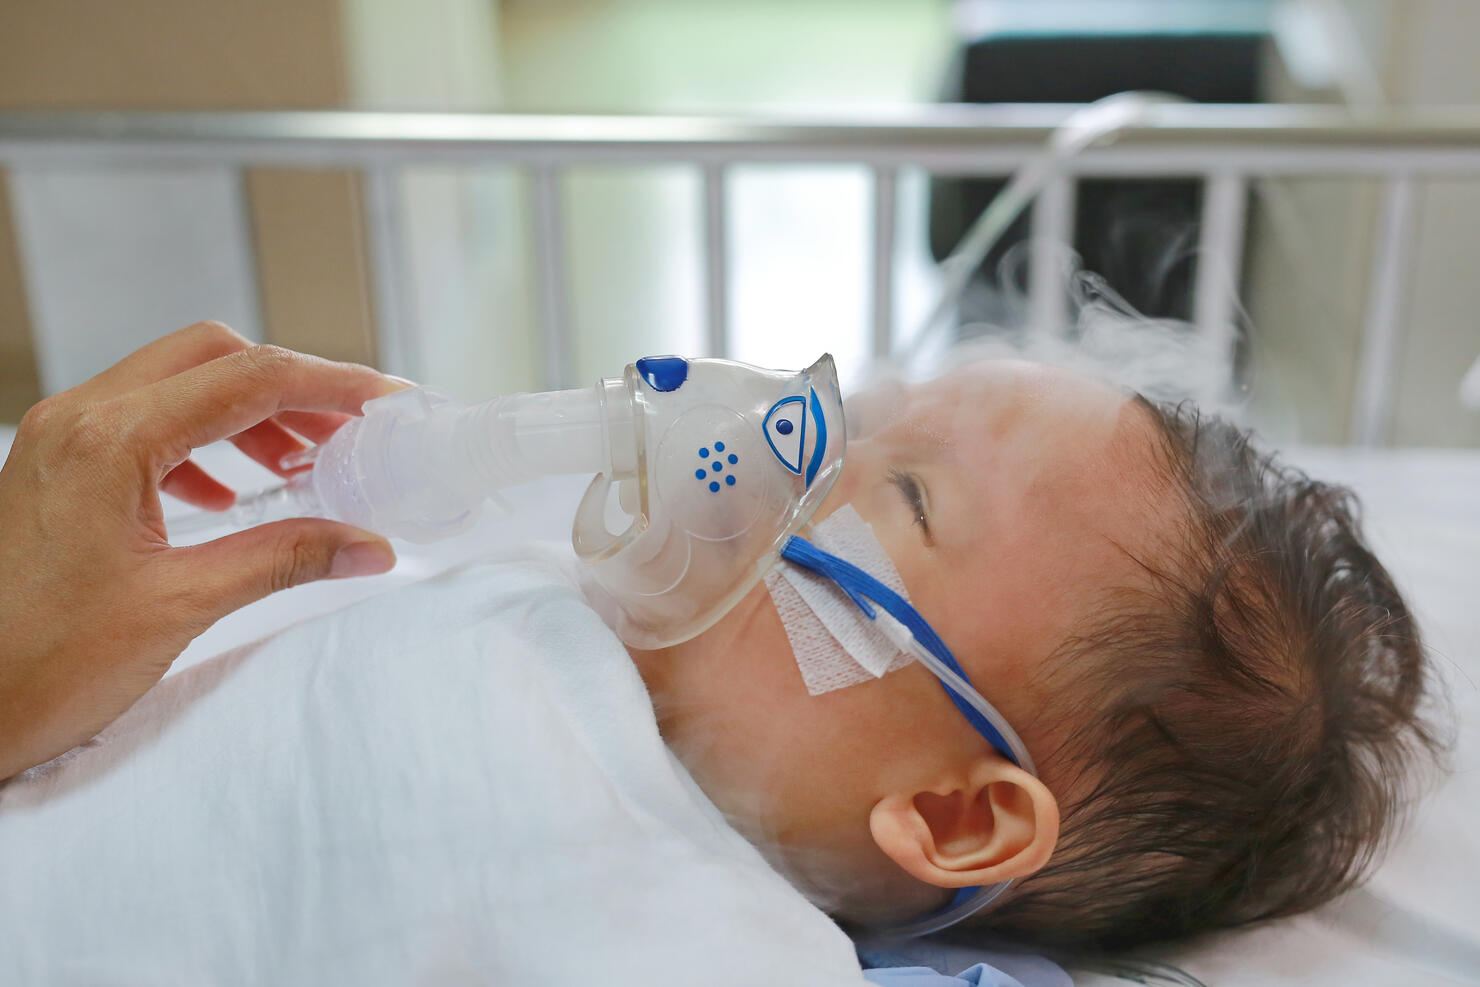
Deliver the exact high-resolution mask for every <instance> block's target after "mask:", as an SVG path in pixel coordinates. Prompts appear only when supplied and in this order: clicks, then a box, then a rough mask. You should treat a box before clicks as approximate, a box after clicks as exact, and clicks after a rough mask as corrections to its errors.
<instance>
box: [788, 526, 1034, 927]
mask: <svg viewBox="0 0 1480 987" xmlns="http://www.w3.org/2000/svg"><path fill="white" fill-rule="evenodd" d="M781 557H782V558H783V559H786V561H788V562H790V563H792V564H793V565H798V566H801V567H802V568H803V569H807V570H809V571H811V572H815V573H817V574H818V575H819V576H823V577H825V578H827V579H830V580H832V581H833V582H834V583H836V584H837V585H838V588H839V589H841V590H842V591H843V592H844V593H846V594H847V595H848V598H849V599H850V600H852V601H853V602H854V603H856V604H857V605H858V608H859V609H860V610H862V611H863V612H864V614H865V615H867V616H868V618H869V619H870V620H875V621H877V620H878V619H879V618H878V611H877V610H876V609H875V605H877V606H878V607H879V608H882V609H883V610H884V611H885V612H886V613H888V614H889V616H891V617H893V618H894V619H895V620H897V621H898V622H899V623H900V624H902V625H903V626H904V628H905V630H907V631H909V633H910V635H911V636H912V637H913V638H914V642H915V644H917V645H918V646H919V649H921V650H923V651H925V652H928V653H929V655H930V656H932V657H934V658H935V659H936V661H938V662H939V663H940V664H941V665H943V666H945V668H946V669H948V670H949V671H950V672H952V673H954V674H955V675H956V676H959V678H960V680H961V683H962V685H963V686H964V687H965V688H966V689H969V690H971V692H972V693H974V696H973V697H972V698H974V699H975V700H976V701H977V702H979V703H980V704H981V705H983V706H986V707H987V708H989V709H990V708H991V706H990V704H989V703H987V701H986V699H984V698H983V697H982V696H981V694H980V692H978V691H977V689H976V686H974V685H972V683H971V678H970V676H968V675H967V674H966V670H965V669H964V668H962V667H961V663H960V662H958V661H957V660H956V656H955V655H953V654H951V649H950V648H948V647H946V643H945V642H944V641H942V640H941V639H940V635H939V634H937V633H935V628H933V627H931V626H930V623H929V622H928V621H927V620H926V619H925V618H924V617H922V616H920V611H918V610H916V609H915V608H914V607H913V606H912V605H910V602H909V601H908V600H906V599H905V598H904V597H902V596H900V595H899V594H898V593H896V592H894V590H892V589H890V588H889V587H888V586H886V585H884V584H883V583H882V582H880V581H879V580H877V579H875V578H874V577H873V576H870V575H869V574H868V573H866V572H864V571H863V570H862V569H860V568H858V566H856V565H854V564H853V563H851V562H849V561H847V560H846V559H841V558H839V557H838V556H836V555H833V554H831V553H830V552H824V551H823V550H822V549H820V548H818V547H817V546H816V545H813V544H812V543H811V542H809V541H807V540H806V539H805V538H802V537H800V536H797V535H793V536H792V537H791V538H789V539H787V541H786V544H785V545H784V546H783V547H782V549H781ZM922 664H926V665H927V667H930V666H929V664H928V663H926V662H923V661H922ZM931 671H932V672H935V675H936V680H937V681H939V682H940V685H941V688H942V689H944V690H945V691H946V695H947V696H949V697H950V700H951V702H952V703H953V704H954V705H955V707H956V708H957V709H959V710H960V711H961V715H962V716H964V717H966V721H967V722H968V723H970V724H971V726H972V728H973V729H975V730H976V732H977V733H979V734H981V735H982V737H983V738H985V739H986V741H987V743H989V744H991V745H992V749H993V750H995V751H996V752H997V753H999V754H1001V755H1002V756H1003V757H1005V758H1007V760H1009V761H1011V762H1012V763H1013V764H1016V765H1017V766H1018V767H1020V768H1024V769H1025V770H1027V771H1030V772H1031V771H1032V770H1033V766H1032V763H1031V762H1029V763H1026V764H1025V763H1024V761H1025V760H1026V759H1027V752H1026V750H1025V749H1023V748H1022V741H1020V740H1018V738H1017V737H1016V736H1014V737H1013V741H1016V744H1014V743H1013V742H1010V741H1009V740H1008V739H1007V737H1005V736H1003V733H1002V730H1001V729H999V728H998V727H997V725H996V724H994V723H993V722H992V721H991V720H990V719H988V718H987V716H986V715H984V714H983V713H982V711H981V710H980V709H979V708H977V705H976V704H975V703H973V702H972V701H971V700H970V699H968V698H967V697H966V696H965V695H963V694H962V693H961V692H960V691H958V689H957V688H956V687H955V686H954V685H952V684H951V683H950V682H949V681H947V679H946V678H945V677H944V676H943V675H942V673H941V672H940V671H939V670H937V669H935V668H933V667H932V668H931ZM993 712H995V710H993ZM997 716H998V717H999V718H1000V717H1001V714H1000V713H998V714H997ZM1004 723H1005V721H1004ZM1007 729H1008V731H1009V732H1011V728H1010V727H1008V728H1007ZM1019 750H1021V751H1022V756H1019ZM1009 883H1011V882H1010V881H1004V882H1003V883H1001V884H996V885H992V886H991V887H986V888H982V887H966V888H958V889H957V890H956V893H955V895H953V896H952V898H951V901H950V903H949V904H947V905H946V906H945V907H944V908H941V909H939V910H938V911H936V912H934V913H932V914H930V915H926V916H925V917H924V918H922V919H919V920H918V921H915V922H912V923H909V924H907V925H905V926H903V927H900V928H896V929H890V930H888V932H889V934H891V935H895V936H923V935H928V934H929V933H931V932H936V931H938V930H940V929H943V928H945V927H947V926H949V925H953V924H955V923H956V922H959V921H960V920H961V919H963V918H965V917H966V916H968V915H970V914H972V913H973V912H975V911H977V910H979V909H980V908H982V907H983V906H985V905H986V904H987V903H988V902H990V901H991V900H992V899H994V898H996V897H997V895H998V894H1001V893H1002V891H1003V890H1005V889H1006V887H1007V885H1008V884H1009Z"/></svg>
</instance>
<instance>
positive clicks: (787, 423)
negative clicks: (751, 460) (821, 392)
mask: <svg viewBox="0 0 1480 987" xmlns="http://www.w3.org/2000/svg"><path fill="white" fill-rule="evenodd" d="M763 428H764V430H765V433H766V442H767V444H769V445H770V447H771V452H773V453H775V455H776V458H777V459H778V460H779V461H780V462H781V465H782V466H785V467H786V468H787V469H788V470H790V471H791V472H793V473H795V474H797V475H798V476H802V477H803V479H804V481H805V482H806V484H807V486H809V487H810V486H811V485H812V480H813V479H815V478H816V476H817V471H818V469H820V468H821V467H822V460H823V457H824V456H825V455H826V453H827V419H826V418H825V417H823V414H822V401H821V400H819V399H818V397H817V392H816V391H815V390H813V391H810V393H809V394H808V397H805V398H804V397H802V396H801V395H800V394H797V395H793V396H792V397H789V398H782V399H781V400H780V401H777V402H776V403H775V404H773V405H771V410H770V411H768V412H766V421H765V424H764V426H763ZM809 432H810V433H811V434H812V436H813V439H812V455H811V456H810V457H807V456H806V451H807V435H808V433H809ZM804 458H806V460H807V462H806V467H805V473H804V472H803V465H802V461H803V459H804Z"/></svg>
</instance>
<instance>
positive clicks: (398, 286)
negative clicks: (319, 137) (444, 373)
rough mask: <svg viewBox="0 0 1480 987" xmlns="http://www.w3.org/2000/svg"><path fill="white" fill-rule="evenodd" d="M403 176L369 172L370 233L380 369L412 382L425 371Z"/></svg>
mask: <svg viewBox="0 0 1480 987" xmlns="http://www.w3.org/2000/svg"><path fill="white" fill-rule="evenodd" d="M399 177H400V172H398V171H397V170H396V169H395V168H394V167H393V166H391V165H384V164H381V165H373V166H371V167H368V168H366V169H365V215H366V233H367V238H368V240H369V244H368V250H369V254H370V276H371V278H372V279H373V281H374V284H373V285H372V287H371V291H372V293H373V297H374V299H375V333H376V335H375V351H376V359H377V362H379V364H380V368H381V369H382V370H384V371H385V372H386V373H391V374H396V375H397V376H400V377H406V378H408V379H410V380H420V379H421V378H422V375H423V370H424V369H425V368H424V367H422V365H421V359H420V356H421V354H420V353H419V352H418V351H417V349H416V344H415V342H414V340H415V338H416V326H415V325H414V324H413V323H414V321H415V319H414V316H413V314H412V311H411V304H410V301H411V300H410V297H409V292H408V291H407V285H408V283H409V279H408V278H407V277H406V267H407V256H408V255H407V252H406V243H405V236H406V225H405V223H404V222H402V216H401V198H400V191H401V186H400V182H399V181H398V179H399Z"/></svg>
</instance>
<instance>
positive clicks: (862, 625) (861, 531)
mask: <svg viewBox="0 0 1480 987" xmlns="http://www.w3.org/2000/svg"><path fill="white" fill-rule="evenodd" d="M807 538H808V540H809V541H811V542H812V543H813V544H814V545H816V546H817V547H818V548H820V549H822V550H823V551H825V552H830V553H831V554H833V555H836V556H838V557H839V558H841V559H845V560H847V561H849V562H851V563H853V564H854V565H856V566H858V567H859V568H860V569H862V570H863V571H864V572H867V573H868V574H869V575H871V576H873V577H874V578H876V579H878V580H879V581H880V582H882V583H883V584H884V585H885V586H888V587H889V588H890V589H892V590H894V591H895V592H896V593H898V594H899V595H900V596H902V597H905V598H906V599H908V598H909V595H908V594H907V593H906V592H905V588H904V580H902V579H900V577H899V571H898V570H897V569H895V568H894V563H893V562H892V561H891V560H890V558H889V555H888V553H887V552H885V551H884V546H883V545H881V544H879V539H878V538H876V537H875V536H874V531H873V528H871V527H869V524H868V522H867V521H865V520H864V519H863V518H861V517H859V515H858V512H857V511H855V510H854V509H853V507H852V505H850V504H845V505H843V506H842V507H840V508H838V509H837V510H836V511H834V512H833V513H832V514H830V515H828V517H827V518H826V519H825V520H823V521H820V522H818V523H817V524H815V525H813V526H812V529H811V530H810V531H809V532H808V533H807ZM766 588H767V589H769V590H770V592H771V600H772V602H773V603H774V604H775V606H776V613H777V614H778V615H779V616H780V617H781V626H782V627H783V628H785V630H786V638H787V641H788V643H790V644H791V650H792V653H793V654H794V655H795V656H796V661H797V668H798V669H800V670H801V673H802V681H803V682H804V683H805V684H806V686H807V691H808V692H809V693H811V694H812V695H814V696H816V695H821V694H822V693H824V692H832V691H833V690H834V689H842V688H844V687H846V686H850V685H857V684H859V683H860V682H871V681H873V680H874V679H877V678H880V677H882V676H884V675H886V674H888V673H889V672H892V671H894V670H895V669H899V668H903V667H905V666H906V665H908V664H910V663H911V662H912V661H914V657H913V656H912V655H911V654H909V653H908V652H907V651H905V650H902V649H901V648H900V646H899V644H897V643H896V642H894V641H891V640H890V639H889V637H888V636H887V635H885V634H884V633H882V632H881V630H880V629H879V628H878V627H877V626H875V624H874V621H872V620H870V619H869V618H868V616H867V615H866V614H864V612H863V611H862V610H860V609H859V608H858V604H857V603H854V602H853V600H852V599H850V598H849V597H848V594H846V593H844V592H843V591H842V589H841V588H839V587H838V584H837V583H835V582H833V581H832V580H831V579H828V578H826V577H824V576H819V575H817V574H816V573H813V572H811V571H809V570H807V569H803V568H801V567H799V566H794V565H791V564H790V563H788V562H784V561H783V562H782V563H781V564H780V565H778V566H777V567H776V568H774V569H772V570H771V571H770V572H769V573H767V574H766Z"/></svg>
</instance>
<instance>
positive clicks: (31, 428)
mask: <svg viewBox="0 0 1480 987" xmlns="http://www.w3.org/2000/svg"><path fill="white" fill-rule="evenodd" d="M64 414H65V408H64V402H63V401H62V400H61V396H60V395H52V396H51V397H49V398H42V399H41V400H40V401H37V402H36V403H35V404H33V405H31V407H30V408H28V409H27V410H26V413H25V414H24V415H22V416H21V420H20V424H19V425H18V426H16V433H17V434H18V435H25V436H34V435H36V434H37V433H41V432H48V431H50V430H51V429H52V428H54V427H55V426H56V425H57V424H58V422H59V419H61V418H62V417H63V415H64Z"/></svg>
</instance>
